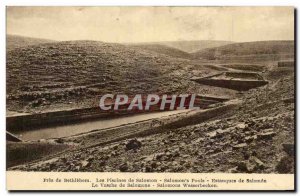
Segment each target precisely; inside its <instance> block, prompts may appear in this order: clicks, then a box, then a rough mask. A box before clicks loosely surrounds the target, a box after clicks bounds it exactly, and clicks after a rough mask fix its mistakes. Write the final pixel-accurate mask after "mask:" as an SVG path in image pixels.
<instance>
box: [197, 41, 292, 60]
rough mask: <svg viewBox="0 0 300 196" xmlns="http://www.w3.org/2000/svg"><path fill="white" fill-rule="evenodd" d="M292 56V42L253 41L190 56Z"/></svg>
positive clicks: (200, 51)
mask: <svg viewBox="0 0 300 196" xmlns="http://www.w3.org/2000/svg"><path fill="white" fill-rule="evenodd" d="M283 54H291V55H293V54H294V41H284V40H282V41H255V42H243V43H233V44H228V45H224V46H220V47H214V48H207V49H204V50H199V51H197V52H195V53H193V54H192V55H193V56H194V58H197V59H199V58H202V59H210V60H213V59H216V58H226V57H234V56H246V55H248V56H249V55H256V56H257V55H283Z"/></svg>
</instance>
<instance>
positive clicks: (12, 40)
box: [6, 35, 55, 51]
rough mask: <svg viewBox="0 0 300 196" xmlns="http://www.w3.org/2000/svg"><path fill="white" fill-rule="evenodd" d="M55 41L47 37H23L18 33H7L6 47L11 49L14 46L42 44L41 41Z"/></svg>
mask: <svg viewBox="0 0 300 196" xmlns="http://www.w3.org/2000/svg"><path fill="white" fill-rule="evenodd" d="M51 42H55V41H54V40H49V39H38V38H32V37H24V36H19V35H7V36H6V48H7V50H8V51H9V50H13V49H15V48H20V47H25V46H30V45H36V44H43V43H51Z"/></svg>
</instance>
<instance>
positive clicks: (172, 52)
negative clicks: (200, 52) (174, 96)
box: [130, 44, 191, 59]
mask: <svg viewBox="0 0 300 196" xmlns="http://www.w3.org/2000/svg"><path fill="white" fill-rule="evenodd" d="M130 46H131V47H133V48H136V49H138V50H146V51H152V52H155V53H158V54H164V55H167V56H170V57H175V58H184V59H189V58H190V57H191V54H189V53H187V52H184V51H182V50H179V49H176V48H172V47H169V46H165V45H161V44H133V45H130Z"/></svg>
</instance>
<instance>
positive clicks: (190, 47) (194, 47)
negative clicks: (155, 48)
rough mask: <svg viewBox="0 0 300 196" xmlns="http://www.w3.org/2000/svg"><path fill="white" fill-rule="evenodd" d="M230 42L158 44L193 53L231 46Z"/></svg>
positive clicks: (201, 41)
mask: <svg viewBox="0 0 300 196" xmlns="http://www.w3.org/2000/svg"><path fill="white" fill-rule="evenodd" d="M231 43H233V42H231V41H217V40H216V41H215V40H195V41H169V42H159V44H162V45H165V46H169V47H173V48H177V49H179V50H182V51H185V52H188V53H193V52H196V51H198V50H203V49H207V48H213V47H219V46H224V45H227V44H231Z"/></svg>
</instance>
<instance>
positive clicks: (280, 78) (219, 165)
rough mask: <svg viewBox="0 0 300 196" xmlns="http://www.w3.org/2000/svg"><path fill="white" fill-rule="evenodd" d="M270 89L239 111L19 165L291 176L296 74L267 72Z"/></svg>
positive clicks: (254, 94) (248, 96) (247, 98)
mask: <svg viewBox="0 0 300 196" xmlns="http://www.w3.org/2000/svg"><path fill="white" fill-rule="evenodd" d="M265 77H266V78H268V79H269V80H270V84H268V85H266V86H264V87H260V88H258V89H253V90H250V91H248V92H247V93H245V94H244V95H243V96H242V97H241V98H240V99H241V100H242V104H241V105H240V107H239V108H238V109H237V110H234V111H232V112H231V113H228V114H224V115H222V116H221V117H218V118H215V119H211V120H209V121H206V122H203V123H199V124H196V125H192V126H186V127H182V128H178V129H169V130H164V131H163V132H161V133H159V134H155V135H150V136H147V137H141V138H136V139H129V140H124V141H122V142H117V143H113V144H109V145H106V146H98V147H92V148H87V149H84V150H79V151H75V152H70V153H65V154H63V155H60V156H57V157H55V158H53V159H51V160H49V161H46V162H44V161H41V162H38V163H34V164H27V165H22V166H19V167H17V168H14V169H16V170H26V171H94V172H95V171H101V172H103V171H105V172H117V171H121V172H231V173H293V172H294V158H293V157H294V147H295V145H294V134H295V132H294V131H295V129H294V128H295V124H294V122H295V119H294V72H293V70H288V71H287V70H285V71H283V70H277V69H275V70H271V71H269V72H268V73H266V75H265Z"/></svg>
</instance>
